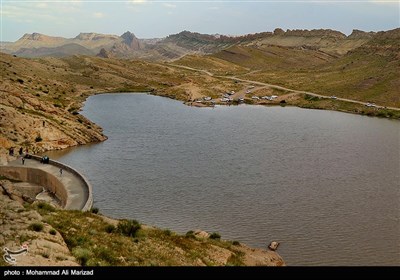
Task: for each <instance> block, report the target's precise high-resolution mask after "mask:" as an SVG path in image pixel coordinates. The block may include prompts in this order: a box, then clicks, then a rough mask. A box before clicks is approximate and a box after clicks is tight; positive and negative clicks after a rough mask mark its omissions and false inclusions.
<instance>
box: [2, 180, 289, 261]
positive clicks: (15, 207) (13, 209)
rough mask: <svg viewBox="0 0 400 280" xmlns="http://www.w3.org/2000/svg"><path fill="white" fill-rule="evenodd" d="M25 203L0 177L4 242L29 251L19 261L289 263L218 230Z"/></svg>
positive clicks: (8, 183) (14, 248)
mask: <svg viewBox="0 0 400 280" xmlns="http://www.w3.org/2000/svg"><path fill="white" fill-rule="evenodd" d="M23 202H24V200H23V199H22V198H21V194H20V192H18V191H17V190H16V189H15V187H14V186H13V183H11V182H9V181H7V180H0V217H1V222H0V247H1V248H4V247H7V248H9V249H11V250H17V249H20V248H21V246H23V245H26V246H27V248H28V252H27V253H26V254H23V255H18V256H16V257H15V258H16V260H17V263H16V265H18V266H52V265H56V266H77V265H82V266H86V265H90V266H98V265H101V266H108V265H112V266H150V265H151V266H226V265H229V266H241V265H246V266H256V265H263V266H282V265H285V263H284V261H283V260H282V258H281V257H280V256H279V255H278V254H277V253H276V252H275V251H271V250H269V249H265V250H263V249H253V248H249V247H247V246H246V245H244V244H240V243H239V242H237V241H226V240H221V238H220V236H219V235H218V234H217V233H214V234H209V233H207V232H204V231H188V233H187V234H186V235H183V236H182V235H178V234H176V233H174V232H172V231H170V230H162V229H158V228H154V227H150V226H146V225H142V224H140V223H138V222H137V221H128V220H114V219H110V218H107V217H105V216H102V215H100V214H94V213H88V212H86V213H84V212H80V211H65V210H60V209H57V208H56V207H54V206H51V205H49V204H46V203H44V202H39V201H35V202H34V203H33V204H30V203H28V202H24V204H22V203H23ZM5 265H9V264H7V263H6V262H5V261H4V260H3V259H1V260H0V266H5Z"/></svg>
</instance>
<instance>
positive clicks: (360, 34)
mask: <svg viewBox="0 0 400 280" xmlns="http://www.w3.org/2000/svg"><path fill="white" fill-rule="evenodd" d="M375 34H376V33H375V32H365V31H361V30H358V29H353V32H351V34H350V35H349V36H348V37H347V38H348V39H371V38H372V37H374V36H375Z"/></svg>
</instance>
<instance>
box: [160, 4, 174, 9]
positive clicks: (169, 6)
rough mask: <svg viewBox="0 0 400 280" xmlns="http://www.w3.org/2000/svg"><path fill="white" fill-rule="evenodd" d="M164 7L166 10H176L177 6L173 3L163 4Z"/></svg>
mask: <svg viewBox="0 0 400 280" xmlns="http://www.w3.org/2000/svg"><path fill="white" fill-rule="evenodd" d="M163 6H164V7H166V8H170V9H175V8H176V5H174V4H171V3H163Z"/></svg>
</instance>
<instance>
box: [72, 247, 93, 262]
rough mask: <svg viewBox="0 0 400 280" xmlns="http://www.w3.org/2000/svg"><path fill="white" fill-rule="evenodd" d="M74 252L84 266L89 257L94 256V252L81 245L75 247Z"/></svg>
mask: <svg viewBox="0 0 400 280" xmlns="http://www.w3.org/2000/svg"><path fill="white" fill-rule="evenodd" d="M72 254H73V255H74V257H75V258H76V260H77V261H78V262H79V263H80V264H81V265H82V266H85V265H86V264H87V262H88V261H89V259H90V258H91V257H92V253H91V252H90V251H89V250H88V249H85V248H81V247H76V248H74V249H73V250H72Z"/></svg>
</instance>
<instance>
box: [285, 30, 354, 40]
mask: <svg viewBox="0 0 400 280" xmlns="http://www.w3.org/2000/svg"><path fill="white" fill-rule="evenodd" d="M284 35H285V36H298V37H321V38H322V37H332V38H336V39H345V38H346V35H345V34H343V33H342V32H339V31H336V30H332V29H312V30H307V29H305V30H303V29H294V30H290V29H288V30H287V31H286V32H285V34H284Z"/></svg>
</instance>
